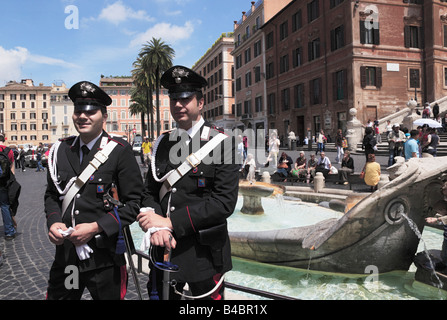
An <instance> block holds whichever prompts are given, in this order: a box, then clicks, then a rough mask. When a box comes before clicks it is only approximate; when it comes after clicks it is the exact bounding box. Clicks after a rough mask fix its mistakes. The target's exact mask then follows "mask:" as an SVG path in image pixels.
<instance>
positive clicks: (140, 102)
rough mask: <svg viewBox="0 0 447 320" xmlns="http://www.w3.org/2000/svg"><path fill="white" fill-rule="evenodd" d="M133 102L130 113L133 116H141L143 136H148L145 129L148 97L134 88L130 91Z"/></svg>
mask: <svg viewBox="0 0 447 320" xmlns="http://www.w3.org/2000/svg"><path fill="white" fill-rule="evenodd" d="M130 94H131V102H132V104H131V105H130V106H129V111H130V114H131V115H137V114H139V115H141V136H142V137H144V136H146V130H145V129H144V114H145V113H146V97H145V95H144V94H142V93H141V91H140V90H139V89H138V88H132V89H131V90H130Z"/></svg>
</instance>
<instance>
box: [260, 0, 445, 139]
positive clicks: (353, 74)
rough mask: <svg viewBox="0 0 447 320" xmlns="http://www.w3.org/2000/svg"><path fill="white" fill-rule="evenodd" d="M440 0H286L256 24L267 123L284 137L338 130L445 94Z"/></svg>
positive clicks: (443, 22) (301, 137)
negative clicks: (261, 40)
mask: <svg viewBox="0 0 447 320" xmlns="http://www.w3.org/2000/svg"><path fill="white" fill-rule="evenodd" d="M446 17H447V4H446V3H445V2H444V1H441V0H428V1H427V0H426V1H424V3H423V4H422V1H420V0H388V1H380V0H379V1H353V0H352V1H351V0H330V1H323V0H312V1H292V2H291V3H290V4H289V5H288V6H286V7H285V8H284V9H283V10H281V11H280V12H279V13H278V14H277V15H275V16H274V17H273V18H272V19H271V20H270V21H267V22H266V23H265V24H264V25H263V26H262V31H263V33H264V35H265V41H266V44H265V68H266V87H267V88H266V99H267V112H268V125H269V128H277V129H278V132H279V135H280V136H281V137H282V140H283V141H284V142H286V141H287V139H285V137H287V134H288V132H290V131H294V132H295V134H296V135H297V136H299V138H300V141H302V139H303V137H304V136H305V135H308V133H310V134H311V135H315V133H316V132H318V131H319V130H320V129H323V130H324V131H325V133H326V134H328V135H329V136H331V137H334V136H335V132H336V131H337V129H342V130H343V131H345V129H346V122H347V121H348V120H350V119H349V110H350V108H355V109H356V110H357V118H358V119H359V120H360V121H362V122H363V123H366V122H367V120H368V119H370V120H375V119H382V118H384V117H387V116H390V115H392V114H393V113H395V112H397V111H399V110H401V109H402V108H405V107H406V104H407V102H408V101H409V100H410V99H411V98H417V101H418V102H419V103H420V104H422V103H424V102H426V101H430V102H432V101H435V100H437V99H440V98H441V97H443V96H445V95H446V93H447V91H446V90H447V87H446V81H447V78H446V68H447V27H446V25H447V18H446Z"/></svg>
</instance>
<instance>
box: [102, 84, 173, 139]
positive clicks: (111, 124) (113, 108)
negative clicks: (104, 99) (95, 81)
mask: <svg viewBox="0 0 447 320" xmlns="http://www.w3.org/2000/svg"><path fill="white" fill-rule="evenodd" d="M99 86H100V87H101V89H103V90H104V91H105V92H106V93H107V94H108V95H109V96H110V97H111V98H112V104H111V105H110V106H109V107H108V108H107V113H108V114H109V116H108V120H107V123H106V126H105V128H104V129H105V130H106V131H107V133H109V134H113V135H119V136H123V137H125V138H126V139H127V140H128V141H129V142H132V141H133V140H134V139H135V136H136V135H141V134H142V126H141V115H140V114H137V115H132V114H131V113H130V110H129V107H130V106H131V105H132V103H133V102H132V101H131V92H130V90H131V89H132V86H133V79H132V77H102V78H101V80H100V83H99ZM152 97H153V105H154V108H155V99H154V98H155V92H154V93H153V96H152ZM159 99H160V122H161V127H160V132H164V131H167V130H170V129H172V127H173V123H172V121H173V120H172V119H171V113H170V112H169V96H168V94H167V90H164V89H162V90H161V91H160V96H159ZM156 119H157V117H156V113H155V112H154V126H156V124H155V123H156ZM144 123H145V126H146V128H145V133H146V136H147V135H148V132H147V124H148V119H147V113H145V115H144ZM149 123H150V120H149ZM149 127H150V124H149ZM154 135H155V136H156V135H157V130H154Z"/></svg>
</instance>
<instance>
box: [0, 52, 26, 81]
mask: <svg viewBox="0 0 447 320" xmlns="http://www.w3.org/2000/svg"><path fill="white" fill-rule="evenodd" d="M28 57H29V52H28V50H27V49H26V48H22V47H16V48H14V49H11V50H6V49H4V48H3V47H0V85H2V86H3V85H4V84H5V83H6V82H8V81H10V80H20V79H19V78H20V76H21V67H22V65H23V64H24V63H25V61H26V60H27V59H28Z"/></svg>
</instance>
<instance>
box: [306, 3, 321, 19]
mask: <svg viewBox="0 0 447 320" xmlns="http://www.w3.org/2000/svg"><path fill="white" fill-rule="evenodd" d="M318 2H319V0H313V1H312V2H310V3H308V4H307V22H308V23H310V22H312V21H314V20H315V19H316V18H318V16H319V15H320V8H319V4H318Z"/></svg>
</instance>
